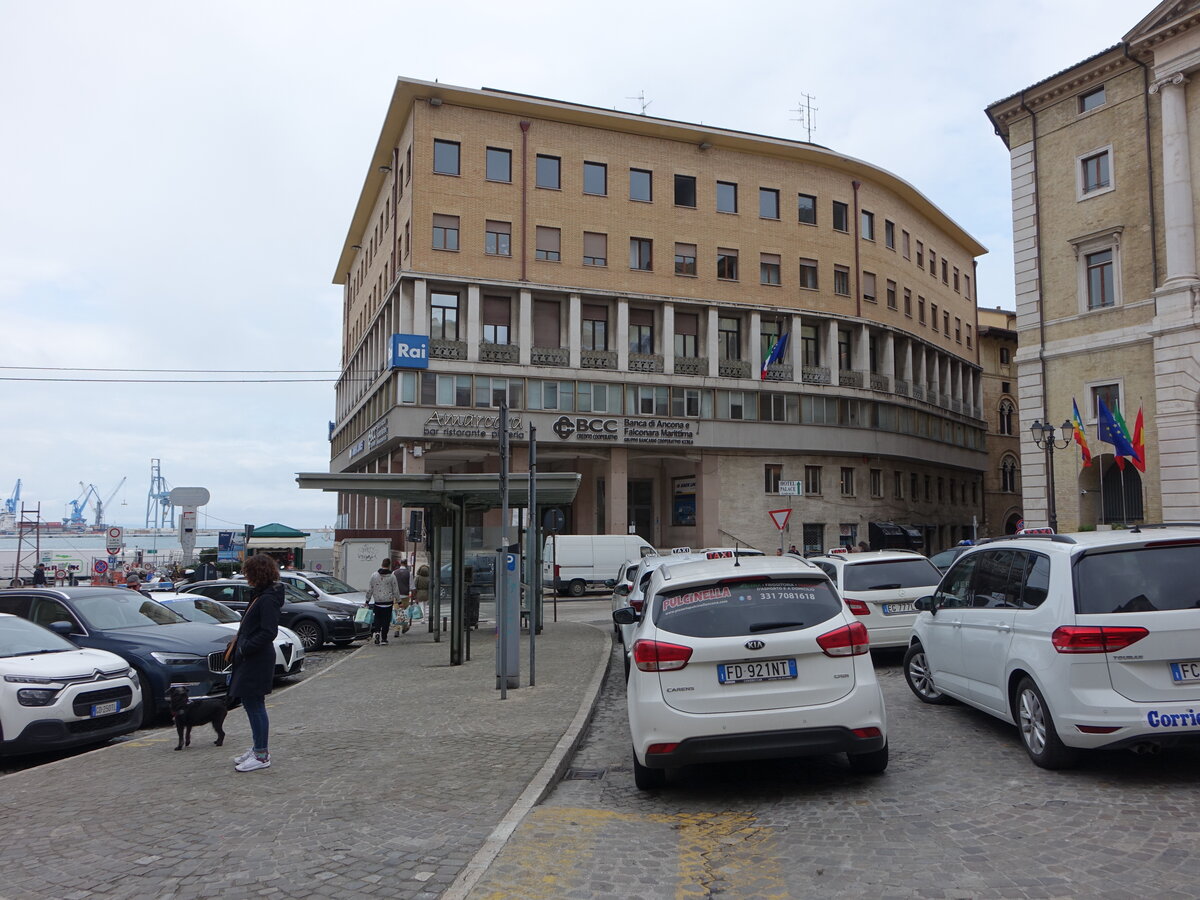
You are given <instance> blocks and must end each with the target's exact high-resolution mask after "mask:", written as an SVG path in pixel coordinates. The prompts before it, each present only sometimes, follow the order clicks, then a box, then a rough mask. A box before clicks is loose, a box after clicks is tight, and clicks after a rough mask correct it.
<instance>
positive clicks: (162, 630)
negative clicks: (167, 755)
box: [0, 587, 229, 725]
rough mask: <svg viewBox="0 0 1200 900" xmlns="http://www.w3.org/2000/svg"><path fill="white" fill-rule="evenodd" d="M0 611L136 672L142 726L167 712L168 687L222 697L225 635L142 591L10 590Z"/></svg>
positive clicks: (1, 596) (4, 594) (2, 593)
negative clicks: (113, 656)
mask: <svg viewBox="0 0 1200 900" xmlns="http://www.w3.org/2000/svg"><path fill="white" fill-rule="evenodd" d="M0 612H5V613H10V614H12V615H15V616H20V617H21V618H22V619H28V620H29V621H31V622H34V623H35V624H38V625H43V626H45V627H47V628H50V629H51V630H53V631H55V632H58V633H59V634H60V635H61V636H62V637H66V638H68V639H69V640H71V641H72V642H73V643H75V644H78V645H79V646H80V647H86V648H90V649H95V650H108V651H110V652H112V653H115V654H116V655H117V656H119V657H121V658H122V659H124V660H125V661H126V662H127V663H128V664H129V665H130V666H132V667H133V668H134V670H135V671H136V672H137V677H138V682H139V684H140V686H141V692H142V704H141V707H140V708H141V710H142V722H139V723H138V724H139V725H141V724H143V723H149V722H152V721H154V719H155V718H156V717H157V716H158V715H159V714H160V713H166V711H167V688H168V687H169V686H170V685H172V684H186V685H187V686H188V694H189V695H190V696H192V697H195V698H209V697H224V696H225V693H226V691H227V689H228V678H227V676H226V675H225V661H224V655H225V647H226V646H227V645H228V644H229V631H228V630H227V629H225V628H220V627H218V626H216V625H208V624H205V623H203V622H189V621H187V619H185V618H183V616H181V615H179V614H178V613H175V612H172V611H171V610H169V609H168V608H167V607H165V606H163V605H162V604H161V603H159V602H157V601H156V600H151V599H150V598H148V597H147V596H146V595H145V594H141V593H138V592H137V591H131V590H129V589H128V588H114V587H45V588H12V589H10V590H5V591H0Z"/></svg>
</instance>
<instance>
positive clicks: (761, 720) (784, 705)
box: [613, 556, 888, 790]
mask: <svg viewBox="0 0 1200 900" xmlns="http://www.w3.org/2000/svg"><path fill="white" fill-rule="evenodd" d="M613 620H614V621H615V622H616V623H617V624H618V625H622V624H629V623H634V622H636V627H635V628H634V630H633V635H632V639H631V641H630V644H631V656H632V660H633V664H634V667H633V669H632V670H631V671H630V673H629V680H628V683H627V685H626V702H627V709H628V713H629V729H630V732H631V733H632V736H633V771H634V781H635V783H636V784H637V786H638V787H639V788H641V789H643V790H645V789H649V788H654V787H661V786H662V785H663V784H665V781H666V772H667V770H669V769H672V768H676V767H678V766H684V765H689V764H693V763H709V762H724V761H748V760H756V759H770V758H775V757H791V756H814V755H822V754H829V753H846V754H847V756H848V758H849V761H850V767H851V768H852V769H853V770H854V771H856V772H862V773H878V772H882V771H883V770H884V769H885V768H886V767H887V762H888V747H887V723H886V717H885V713H884V706H883V693H882V691H881V690H880V687H879V682H878V681H877V680H876V678H875V670H874V668H873V666H872V664H871V656H870V654H869V652H868V649H869V648H868V638H867V630H866V628H865V627H864V626H863V625H862V623H861V622H858V621H856V620H855V617H854V616H853V615H851V614H850V612H849V611H848V610H847V609H846V607H845V605H844V604H843V603H842V602H841V600H840V599H839V598H838V596H837V592H836V591H835V590H834V589H833V586H832V585H831V584H830V582H829V579H828V578H827V577H826V576H825V574H824V573H823V572H821V570H820V569H818V568H816V567H815V566H813V565H811V564H810V563H808V562H806V561H805V560H802V559H797V558H795V557H763V556H758V557H742V558H738V559H735V558H719V559H713V560H703V561H695V562H690V563H681V564H679V565H674V566H662V567H660V568H659V569H658V570H657V571H656V572H655V573H654V575H653V576H652V578H651V582H650V590H649V592H648V594H647V597H646V603H645V606H644V608H643V613H642V615H640V616H639V615H638V613H637V611H635V610H634V609H633V608H632V607H627V608H625V609H622V610H619V611H617V612H616V613H614V614H613Z"/></svg>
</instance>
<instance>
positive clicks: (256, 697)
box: [229, 553, 283, 772]
mask: <svg viewBox="0 0 1200 900" xmlns="http://www.w3.org/2000/svg"><path fill="white" fill-rule="evenodd" d="M242 572H243V574H244V575H245V576H246V581H248V582H249V583H250V587H251V591H250V605H249V606H247V607H246V611H245V612H243V613H242V621H241V623H240V624H239V625H238V633H237V636H236V637H235V638H234V639H233V654H232V656H233V673H232V674H231V675H230V677H229V700H231V701H232V700H239V699H240V700H241V701H242V706H244V707H245V709H246V718H247V719H248V720H249V721H250V734H251V735H252V736H253V738H254V741H253V743H254V746H252V747H251V748H250V749H249V750H247V751H246V752H245V753H243V754H241V755H240V756H237V757H235V758H234V760H233V762H234V768H235V769H236V770H237V771H239V772H253V771H255V770H257V769H267V768H270V766H271V754H270V752H269V750H268V745H267V737H268V731H269V725H270V723H269V722H268V720H267V701H266V696H267V694H269V693H271V686H272V684H273V682H274V680H275V637H276V635H277V634H278V633H279V611H280V610H281V609H283V585H282V584H281V583H280V581H279V565H278V564H277V563H276V562H275V560H274V559H273V558H272V557H270V556H268V555H267V554H265V553H256V554H254V556H252V557H250V559H248V560H247V561H246V565H245V567H244V568H243V569H242Z"/></svg>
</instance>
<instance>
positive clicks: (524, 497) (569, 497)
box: [251, 472, 582, 542]
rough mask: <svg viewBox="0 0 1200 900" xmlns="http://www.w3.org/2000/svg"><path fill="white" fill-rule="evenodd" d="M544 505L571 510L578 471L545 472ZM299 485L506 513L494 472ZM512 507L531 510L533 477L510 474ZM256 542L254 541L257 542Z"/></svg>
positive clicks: (540, 497)
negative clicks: (566, 507) (460, 504)
mask: <svg viewBox="0 0 1200 900" xmlns="http://www.w3.org/2000/svg"><path fill="white" fill-rule="evenodd" d="M536 477H537V502H538V506H566V505H568V504H570V503H571V502H572V501H573V500H574V499H575V494H576V493H577V492H578V491H579V482H580V480H581V478H582V476H581V475H580V474H579V473H578V472H545V473H543V472H539V473H538V474H537V476H536ZM296 483H297V484H298V485H299V486H300V487H301V488H305V489H308V490H314V491H337V492H338V493H342V494H362V495H363V496H366V497H384V498H386V499H388V500H397V501H399V502H400V505H401V506H410V507H413V506H417V507H425V506H442V505H443V504H447V503H449V504H458V503H462V504H463V505H464V507H465V508H466V509H471V510H485V509H499V508H500V476H499V475H498V474H496V473H494V472H492V473H479V474H457V475H388V474H384V473H375V472H338V473H330V472H301V473H300V474H298V475H297V476H296ZM508 505H509V507H511V508H514V509H515V508H517V507H523V506H528V505H529V476H528V475H526V474H524V473H522V474H520V475H510V476H509V478H508ZM253 540H254V539H253V538H251V541H252V542H253Z"/></svg>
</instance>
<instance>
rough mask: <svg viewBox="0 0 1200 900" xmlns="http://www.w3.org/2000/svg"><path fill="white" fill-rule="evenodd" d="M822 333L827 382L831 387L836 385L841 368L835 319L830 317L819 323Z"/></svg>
mask: <svg viewBox="0 0 1200 900" xmlns="http://www.w3.org/2000/svg"><path fill="white" fill-rule="evenodd" d="M821 329H822V332H821V333H822V335H823V337H824V338H825V364H826V365H827V366H828V367H829V383H830V384H831V385H832V386H833V387H837V386H838V377H839V375H840V370H841V362H840V360H839V359H838V323H837V320H836V319H830V320H829V321H828V322H825V323H824V324H822V325H821Z"/></svg>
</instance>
